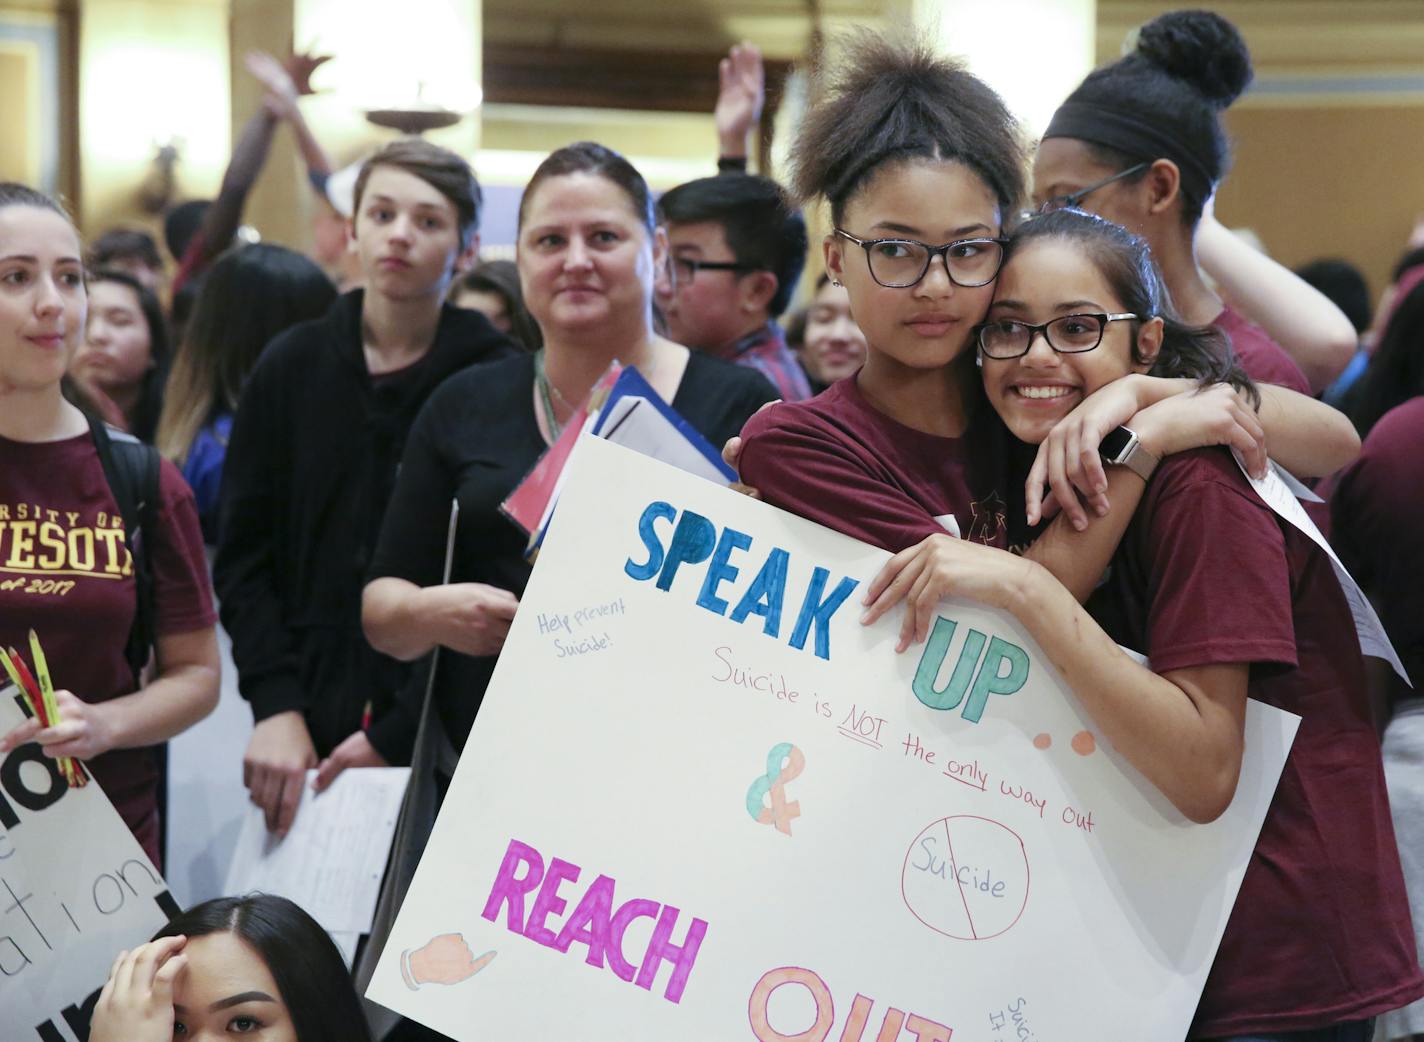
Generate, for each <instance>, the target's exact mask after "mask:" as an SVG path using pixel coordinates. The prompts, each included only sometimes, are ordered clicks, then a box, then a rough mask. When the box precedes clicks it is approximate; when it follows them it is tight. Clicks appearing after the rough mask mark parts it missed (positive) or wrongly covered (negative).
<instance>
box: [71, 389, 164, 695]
mask: <svg viewBox="0 0 1424 1042" xmlns="http://www.w3.org/2000/svg"><path fill="white" fill-rule="evenodd" d="M89 431H90V433H91V434H92V436H93V438H94V447H95V449H97V450H98V453H99V464H100V466H102V467H103V468H104V480H105V481H107V482H108V484H109V490H110V491H111V492H113V494H114V500H115V502H117V503H118V505H119V517H120V518H122V519H123V522H124V545H125V546H126V547H128V551H129V553H130V555H132V557H133V570H134V584H135V586H136V587H137V592H138V608H137V611H136V612H135V613H134V624H133V627H132V629H130V630H129V639H128V643H127V644H126V645H125V647H124V659H125V661H127V662H128V664H129V669H130V670H132V672H133V676H134V687H135V689H137V688H138V686H139V684H140V682H141V679H142V675H143V670H144V667H145V666H147V665H148V660H149V655H150V653H151V652H152V649H153V643H154V640H155V638H156V633H155V628H156V622H157V620H156V612H155V605H154V584H153V566H152V562H151V561H150V560H149V557H148V553H147V548H146V546H145V542H146V540H145V538H144V534H145V533H146V532H150V531H152V530H153V529H154V527H155V526H156V524H157V521H156V518H157V513H158V503H159V487H158V482H159V464H160V459H159V455H158V450H157V449H155V448H154V447H153V446H152V445H145V444H144V443H143V442H141V441H139V440H138V439H137V438H135V437H133V436H132V435H130V434H125V433H123V432H122V431H116V430H111V429H109V428H108V427H106V426H105V425H104V423H103V421H102V420H99V419H97V418H95V417H90V419H89Z"/></svg>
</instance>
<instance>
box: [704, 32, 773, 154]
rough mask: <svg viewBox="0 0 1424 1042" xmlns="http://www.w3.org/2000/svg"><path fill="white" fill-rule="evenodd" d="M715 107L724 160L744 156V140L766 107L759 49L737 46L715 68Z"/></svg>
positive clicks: (763, 76)
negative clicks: (716, 84)
mask: <svg viewBox="0 0 1424 1042" xmlns="http://www.w3.org/2000/svg"><path fill="white" fill-rule="evenodd" d="M717 80H718V88H717V106H716V108H714V109H713V110H712V116H713V119H714V120H715V121H716V124H717V140H718V142H719V143H720V145H721V154H722V155H724V156H745V155H746V154H747V136H748V135H749V134H750V133H751V130H752V128H753V127H754V126H756V124H757V122H758V121H759V120H760V119H761V110H762V106H763V105H764V104H765V103H766V70H765V68H764V67H763V65H762V60H761V49H760V48H759V47H757V45H756V44H754V43H739V44H737V45H736V46H734V47H733V48H732V50H731V51H730V52H729V53H728V55H727V57H725V58H723V59H722V61H721V62H720V63H719V64H718V66H717Z"/></svg>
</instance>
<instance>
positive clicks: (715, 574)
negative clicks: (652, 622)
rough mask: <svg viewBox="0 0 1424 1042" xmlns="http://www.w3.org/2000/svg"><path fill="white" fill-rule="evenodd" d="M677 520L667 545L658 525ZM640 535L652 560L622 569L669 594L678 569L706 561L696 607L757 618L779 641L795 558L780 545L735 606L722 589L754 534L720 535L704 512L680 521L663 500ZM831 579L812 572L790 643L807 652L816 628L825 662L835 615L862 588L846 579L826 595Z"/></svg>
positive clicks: (642, 522) (652, 507)
mask: <svg viewBox="0 0 1424 1042" xmlns="http://www.w3.org/2000/svg"><path fill="white" fill-rule="evenodd" d="M674 518H676V519H677V524H676V526H675V527H674V528H673V530H672V541H671V543H670V544H669V545H668V546H666V547H664V545H663V539H662V537H661V536H659V535H658V532H657V530H656V528H655V527H654V526H655V525H656V523H657V522H659V521H667V522H672V521H673V519H674ZM638 536H639V538H641V539H642V540H643V545H644V546H645V547H646V548H647V552H648V559H647V560H646V561H644V562H642V563H641V564H639V563H638V562H636V561H634V560H633V558H631V557H630V558H628V561H627V563H626V564H625V565H624V566H623V571H624V572H626V573H627V574H628V575H629V576H630V577H631V578H633V579H637V580H638V581H639V582H646V581H647V580H649V579H651V578H653V576H657V583H656V586H657V588H658V589H660V590H671V589H672V583H673V579H674V578H676V576H677V570H678V569H679V568H681V567H682V566H683V565H685V564H689V565H698V564H701V563H702V562H704V561H706V562H708V563H707V571H706V574H705V575H704V576H703V579H702V589H701V591H700V592H699V593H698V594H697V603H698V604H699V605H701V606H702V607H703V608H706V609H707V610H708V611H710V612H712V613H713V614H715V615H723V616H726V615H727V609H728V608H729V607H730V608H731V615H730V616H729V617H730V618H731V620H732V621H733V622H745V621H746V620H747V617H748V616H750V615H759V616H761V620H762V623H761V630H762V632H763V633H765V634H766V635H767V636H769V637H774V638H777V639H780V637H781V609H782V605H783V604H784V603H785V601H786V573H787V567H788V565H789V564H790V562H791V555H790V554H789V553H787V552H786V551H785V550H783V549H782V548H781V547H779V546H777V547H772V549H771V552H770V553H768V554H767V555H766V559H765V560H764V561H763V562H762V565H761V569H760V570H759V571H758V572H757V573H756V576H755V578H753V579H752V581H751V584H750V585H749V586H747V588H746V589H745V590H744V591H743V592H742V595H741V598H740V599H739V600H738V601H737V602H736V605H735V606H734V607H733V606H732V605H731V604H729V602H728V601H727V599H726V598H725V597H724V596H723V593H724V592H725V593H731V592H732V591H724V590H723V585H724V584H728V583H733V584H734V583H736V581H737V576H738V575H739V574H741V569H740V568H739V567H737V566H736V565H735V564H732V555H733V554H734V553H740V552H744V551H746V550H749V549H751V545H752V537H751V536H749V535H747V534H746V533H745V532H738V531H737V530H736V529H735V528H724V529H722V532H721V536H720V537H719V536H718V533H717V526H716V525H714V524H713V523H712V522H711V521H709V520H708V519H707V518H705V517H703V516H702V515H701V514H695V513H693V512H692V511H691V510H684V511H683V512H682V516H681V517H679V516H678V512H677V508H675V507H674V506H672V504H670V503H664V502H662V501H661V500H657V501H654V502H652V503H649V504H648V507H647V509H646V510H644V511H643V516H642V517H640V518H639V519H638ZM830 578H831V573H830V572H829V571H827V570H826V569H825V568H821V567H819V566H817V567H816V569H815V570H814V571H813V572H812V573H811V581H810V582H809V583H808V584H807V586H806V592H805V595H804V596H803V597H802V599H801V608H800V610H799V611H798V612H797V613H796V622H795V624H794V625H793V626H792V627H791V637H790V639H789V640H788V642H787V643H789V644H790V645H791V646H792V647H793V648H796V649H797V650H798V651H800V650H804V649H805V647H806V639H807V637H809V636H811V635H812V631H813V630H814V632H815V644H814V648H815V653H816V657H817V658H823V659H829V658H830V657H831V617H832V616H833V615H835V613H836V612H837V611H838V610H839V609H840V607H841V605H842V604H844V603H845V601H846V598H848V597H849V596H850V594H851V591H852V590H854V589H855V588H856V586H858V585H859V582H858V581H857V580H855V579H851V578H849V577H843V578H842V579H841V580H840V582H839V583H837V584H836V586H835V588H834V589H832V590H831V591H830V592H829V593H828V592H827V591H826V586H827V584H828V583H829V582H830Z"/></svg>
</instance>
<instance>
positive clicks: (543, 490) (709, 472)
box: [500, 362, 737, 557]
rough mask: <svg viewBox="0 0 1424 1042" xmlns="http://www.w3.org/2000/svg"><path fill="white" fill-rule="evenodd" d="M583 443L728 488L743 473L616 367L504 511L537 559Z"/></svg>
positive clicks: (634, 375)
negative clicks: (623, 451) (596, 441)
mask: <svg viewBox="0 0 1424 1042" xmlns="http://www.w3.org/2000/svg"><path fill="white" fill-rule="evenodd" d="M583 438H602V439H604V440H605V441H611V442H614V443H615V444H618V445H622V446H624V447H625V448H629V449H633V450H634V451H635V452H640V453H642V454H643V455H645V456H651V457H652V458H653V459H656V460H661V461H662V462H664V463H669V464H671V465H672V466H674V467H677V468H678V469H679V470H685V471H687V472H688V473H689V474H696V475H697V476H698V477H702V478H706V479H707V480H708V481H714V482H716V483H717V484H719V485H728V484H730V483H732V482H733V481H736V480H737V473H736V471H734V470H733V469H732V468H731V467H729V466H727V465H726V464H725V463H723V462H722V454H721V450H720V447H718V446H714V445H713V444H712V443H711V442H709V441H708V440H707V439H706V438H704V437H703V436H702V435H701V434H700V433H698V431H697V430H696V428H694V427H693V426H692V425H691V424H690V423H688V422H687V421H686V420H685V419H683V418H682V417H681V416H680V415H678V413H677V411H676V410H675V409H673V407H672V406H670V405H669V404H668V403H667V402H665V401H663V399H662V398H661V397H660V396H659V395H658V393H657V392H656V391H654V390H653V388H652V385H651V384H649V383H648V381H646V380H644V379H643V376H642V374H641V373H639V372H638V370H636V369H634V368H632V367H631V366H629V367H627V368H624V367H622V366H620V365H619V364H618V363H617V362H615V363H614V364H613V365H612V366H610V367H609V369H608V371H607V372H606V373H604V375H603V376H602V377H600V378H599V381H598V383H596V384H594V388H593V392H592V393H591V394H590V395H589V399H588V401H587V402H585V403H584V405H583V406H582V407H581V408H580V409H579V411H578V412H577V413H575V414H574V416H573V418H572V419H571V420H570V421H569V424H568V426H567V427H565V428H564V432H563V434H561V435H560V436H559V439H558V441H556V442H555V443H554V444H553V445H551V446H550V447H549V450H548V451H547V452H545V453H544V455H543V456H541V457H540V458H539V462H538V463H536V464H535V465H534V469H533V470H531V471H530V472H529V476H528V477H526V478H525V479H524V480H523V481H522V482H520V484H519V487H518V488H516V489H515V490H514V491H513V492H512V493H510V495H509V498H508V499H506V500H505V501H504V503H502V504H501V505H500V509H501V510H503V511H504V514H505V516H506V517H508V518H509V519H510V520H512V521H513V522H514V523H515V524H517V525H519V527H520V528H522V529H524V531H526V532H528V533H529V545H528V548H527V552H528V553H529V555H530V556H531V557H532V556H533V555H534V554H535V553H536V552H537V551H538V549H539V544H540V543H542V542H543V541H544V533H545V532H546V531H547V530H548V527H549V519H550V518H551V517H553V516H554V507H555V506H556V505H557V504H558V501H559V493H560V491H561V490H562V489H563V483H564V475H565V473H566V466H567V464H568V461H569V457H570V456H572V455H573V451H574V448H575V446H576V445H577V444H578V442H579V441H580V440H581V439H583Z"/></svg>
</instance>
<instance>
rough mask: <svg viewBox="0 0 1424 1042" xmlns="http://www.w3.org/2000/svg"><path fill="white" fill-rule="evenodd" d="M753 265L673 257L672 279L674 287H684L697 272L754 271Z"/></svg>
mask: <svg viewBox="0 0 1424 1042" xmlns="http://www.w3.org/2000/svg"><path fill="white" fill-rule="evenodd" d="M756 270H757V267H756V265H754V264H743V263H741V262H740V261H706V260H699V259H697V258H696V257H673V258H672V277H673V284H674V285H676V286H681V285H684V284H686V283H688V282H691V281H692V280H693V279H695V278H697V273H698V272H699V271H740V272H743V273H745V272H748V271H756Z"/></svg>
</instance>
